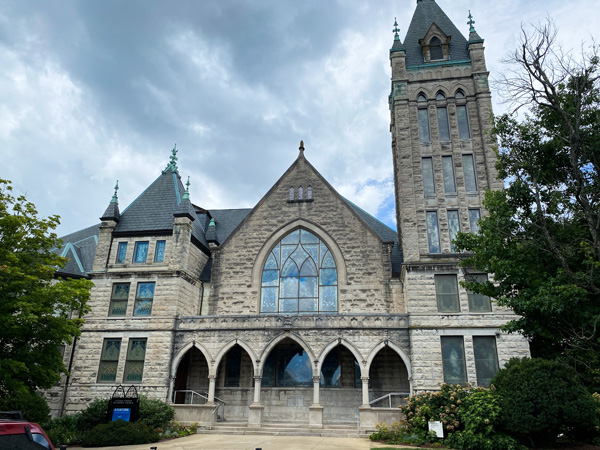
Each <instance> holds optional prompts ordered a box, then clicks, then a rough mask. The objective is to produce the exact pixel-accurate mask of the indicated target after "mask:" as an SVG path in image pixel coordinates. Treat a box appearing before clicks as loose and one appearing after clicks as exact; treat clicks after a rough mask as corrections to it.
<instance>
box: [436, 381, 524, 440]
mask: <svg viewBox="0 0 600 450" xmlns="http://www.w3.org/2000/svg"><path fill="white" fill-rule="evenodd" d="M458 418H459V420H460V422H461V423H462V424H463V425H464V429H463V430H462V431H457V432H456V433H451V434H449V435H448V437H447V438H446V440H445V441H444V443H445V444H446V445H447V446H449V447H452V448H457V449H461V450H520V449H522V448H523V446H521V445H520V444H519V443H518V442H517V441H516V440H515V439H513V438H512V437H510V436H508V435H506V434H503V433H500V432H499V431H498V429H499V427H501V425H502V422H501V420H502V407H501V406H500V397H499V396H498V395H497V393H496V392H494V391H491V390H488V389H477V390H474V391H472V392H471V393H470V394H469V395H468V396H467V397H466V398H465V400H464V402H463V404H462V406H461V408H460V409H459V410H458Z"/></svg>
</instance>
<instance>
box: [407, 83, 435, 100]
mask: <svg viewBox="0 0 600 450" xmlns="http://www.w3.org/2000/svg"><path fill="white" fill-rule="evenodd" d="M431 92H432V91H431V90H430V89H427V88H425V87H424V86H420V87H419V89H418V90H416V91H414V92H413V93H412V96H411V101H413V102H417V99H418V98H419V96H420V95H421V94H423V95H424V96H425V98H426V99H427V100H428V101H429V100H430V99H432V98H435V96H432V93H431Z"/></svg>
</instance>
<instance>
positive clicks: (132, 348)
mask: <svg viewBox="0 0 600 450" xmlns="http://www.w3.org/2000/svg"><path fill="white" fill-rule="evenodd" d="M146 342H147V340H146V338H143V339H129V345H128V347H127V361H125V373H124V375H123V383H141V382H142V375H143V374H144V360H145V359H146Z"/></svg>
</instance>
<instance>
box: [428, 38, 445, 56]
mask: <svg viewBox="0 0 600 450" xmlns="http://www.w3.org/2000/svg"><path fill="white" fill-rule="evenodd" d="M429 58H430V60H431V61H439V60H441V59H444V52H443V50H442V41H440V38H438V37H437V36H434V37H432V38H431V40H430V41H429Z"/></svg>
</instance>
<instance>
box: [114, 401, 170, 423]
mask: <svg viewBox="0 0 600 450" xmlns="http://www.w3.org/2000/svg"><path fill="white" fill-rule="evenodd" d="M105 411H106V410H105ZM173 417H175V410H174V409H173V407H172V406H171V405H167V404H166V403H165V402H163V401H160V400H156V399H149V398H147V397H145V396H141V397H140V422H144V423H145V424H146V425H148V426H149V427H150V428H152V429H155V428H164V427H165V426H166V425H167V424H168V423H169V422H170V421H171V420H173Z"/></svg>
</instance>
